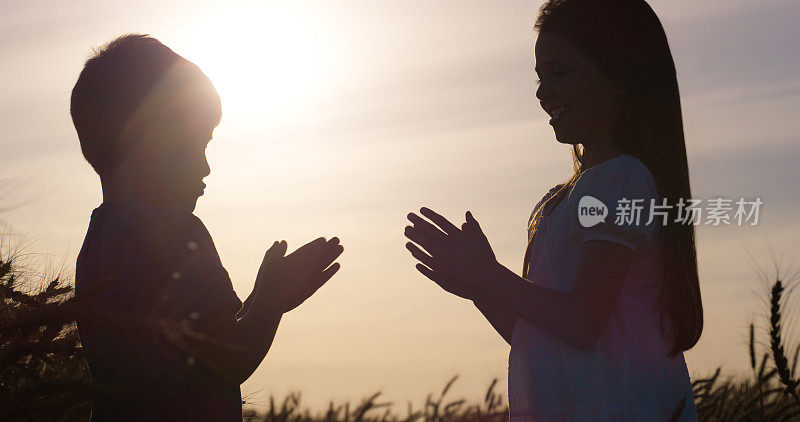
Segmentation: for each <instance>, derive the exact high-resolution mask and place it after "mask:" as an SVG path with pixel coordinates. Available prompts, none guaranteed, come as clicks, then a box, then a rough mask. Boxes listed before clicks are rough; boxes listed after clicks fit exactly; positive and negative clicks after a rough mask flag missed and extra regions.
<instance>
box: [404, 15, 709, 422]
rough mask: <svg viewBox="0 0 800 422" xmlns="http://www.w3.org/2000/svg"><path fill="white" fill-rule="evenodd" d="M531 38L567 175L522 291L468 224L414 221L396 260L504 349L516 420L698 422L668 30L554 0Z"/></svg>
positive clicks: (679, 134) (696, 319)
mask: <svg viewBox="0 0 800 422" xmlns="http://www.w3.org/2000/svg"><path fill="white" fill-rule="evenodd" d="M535 29H536V30H537V31H538V33H539V36H538V39H537V41H536V53H535V55H536V68H535V70H536V73H537V75H538V76H539V78H540V81H538V82H539V87H538V89H537V91H536V96H537V98H538V99H539V100H540V102H541V106H542V108H543V109H544V110H545V111H546V112H547V113H548V114H549V115H550V116H551V119H550V124H551V125H552V126H553V130H554V131H555V137H556V139H557V140H558V141H559V142H561V143H564V144H570V145H572V151H573V161H574V169H575V171H574V174H573V175H572V176H571V177H570V178H569V179H568V180H566V181H565V182H564V183H560V184H558V185H557V186H555V187H554V188H552V189H550V191H549V192H547V194H546V195H545V196H544V197H543V198H542V199H541V200H540V201H539V203H538V204H537V205H536V206H535V207H534V210H533V213H532V215H531V218H530V220H529V225H528V240H529V241H528V248H527V251H526V252H525V259H524V265H523V273H522V275H523V277H524V278H523V277H520V276H518V275H516V274H514V273H513V272H512V271H511V270H509V269H507V268H506V267H504V266H502V265H500V264H499V263H497V261H496V259H495V257H494V253H493V252H492V249H491V247H490V245H489V242H488V240H487V239H486V237H485V236H484V234H483V232H482V231H481V228H480V226H479V224H478V222H477V221H476V220H475V219H474V218H473V216H472V214H471V213H469V212H467V214H466V222H465V223H463V224H462V226H461V227H460V228H459V227H456V226H455V225H453V224H452V223H450V222H449V221H448V220H447V219H445V218H444V217H442V216H441V215H439V214H437V213H435V212H434V211H431V210H430V209H428V208H422V209H421V214H422V215H423V216H424V217H427V218H428V220H426V219H423V218H422V217H419V216H417V215H416V214H414V213H411V214H409V220H410V221H411V223H412V226H409V227H406V232H405V234H406V236H407V237H408V238H409V239H410V240H412V241H413V242H414V243H408V244H407V245H406V246H407V248H408V249H409V251H410V252H411V254H412V255H413V256H414V257H415V258H416V259H418V260H419V261H420V262H421V263H420V264H417V269H418V270H419V271H420V272H421V273H422V274H424V275H425V276H426V277H428V278H430V279H431V280H433V281H435V282H436V283H437V284H439V285H440V286H441V287H443V288H444V289H445V290H447V291H448V292H450V293H453V294H456V295H458V296H460V297H463V298H467V299H470V300H472V301H473V302H474V303H475V305H476V306H477V308H478V309H479V310H480V311H481V312H482V313H483V314H484V315H485V316H486V318H487V319H488V320H489V322H490V323H491V324H492V326H493V327H494V328H495V329H496V330H497V332H498V333H499V334H500V335H501V336H502V337H503V338H504V339H505V340H506V341H507V342H508V343H509V344H510V345H511V353H510V357H509V373H508V376H509V407H510V417H511V420H514V421H553V420H559V421H560V420H603V421H607V420H631V421H645V420H647V421H650V420H681V421H686V420H696V419H697V412H696V409H695V406H694V399H693V396H692V386H691V381H690V378H689V374H688V370H687V367H686V363H685V360H684V357H683V351H685V350H689V349H690V348H692V347H693V346H694V345H695V344H696V343H697V341H698V340H699V338H700V334H701V332H702V328H703V308H702V303H701V299H700V289H699V282H698V275H697V258H696V251H695V242H694V226H693V225H692V224H691V222H690V223H689V224H687V223H686V222H685V220H684V219H683V217H682V214H683V213H685V210H684V209H683V208H682V206H683V205H684V204H685V203H686V200H687V199H689V198H690V197H691V191H690V186H689V171H688V164H687V159H686V148H685V143H684V134H683V126H682V120H681V108H680V98H679V93H678V84H677V79H676V74H675V65H674V62H673V59H672V54H671V52H670V49H669V45H668V43H667V38H666V35H665V33H664V30H663V28H662V26H661V23H660V22H659V19H658V17H657V16H656V14H655V13H654V12H653V10H652V9H651V8H650V6H649V5H648V4H647V3H646V2H645V1H643V0H562V1H558V0H550V1H548V2H546V3H545V4H544V5H543V6H542V7H541V9H540V12H539V16H538V18H537V20H536V24H535ZM579 145H580V146H579ZM590 197H591V198H590ZM429 220H430V222H429ZM431 222H432V223H433V224H431ZM417 245H419V246H421V247H422V249H421V248H419V247H417ZM423 249H424V250H423Z"/></svg>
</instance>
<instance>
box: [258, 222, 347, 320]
mask: <svg viewBox="0 0 800 422" xmlns="http://www.w3.org/2000/svg"><path fill="white" fill-rule="evenodd" d="M287 247H288V245H287V243H286V241H281V242H279V243H278V244H277V245H273V247H271V248H270V249H269V250H268V251H267V253H266V254H265V255H264V260H263V261H262V263H261V268H260V269H259V271H258V277H257V279H256V285H257V288H258V289H259V290H260V291H261V292H263V294H264V295H266V300H269V301H270V306H271V307H274V308H275V310H276V311H277V312H280V313H286V312H289V311H291V310H292V309H294V308H296V307H298V306H300V304H301V303H303V302H304V301H305V300H306V299H308V298H309V297H310V296H311V295H312V294H314V292H316V291H317V289H319V288H320V287H322V285H323V284H325V282H327V281H328V280H330V278H331V277H333V275H334V274H336V272H337V271H339V268H340V265H339V263H338V262H336V263H334V262H333V261H334V260H336V258H338V257H339V255H341V254H342V252H343V251H344V248H343V247H342V245H340V244H339V239H338V238H336V237H334V238H332V239H330V240H327V241H326V240H325V238H323V237H320V238H318V239H315V240H313V241H311V242H309V243H306V244H305V245H303V246H301V247H300V248H298V249H297V250H296V251H294V252H292V253H290V254H289V255H286V256H284V254H285V253H286V250H287ZM331 264H332V265H331Z"/></svg>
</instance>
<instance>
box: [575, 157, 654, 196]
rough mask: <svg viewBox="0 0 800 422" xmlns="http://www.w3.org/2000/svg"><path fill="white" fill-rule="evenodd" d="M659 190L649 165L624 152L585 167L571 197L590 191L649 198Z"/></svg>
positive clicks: (601, 194)
mask: <svg viewBox="0 0 800 422" xmlns="http://www.w3.org/2000/svg"><path fill="white" fill-rule="evenodd" d="M657 192H658V189H657V188H656V183H655V178H654V177H653V174H652V172H650V169H649V168H648V167H647V165H645V164H644V162H642V160H640V159H639V158H638V157H636V156H634V155H632V154H629V153H623V154H620V155H618V156H616V157H614V158H611V159H608V160H606V161H604V162H602V163H600V164H597V165H595V166H593V167H590V168H588V169H586V170H584V171H583V173H581V175H580V176H579V177H578V180H577V181H576V182H575V186H574V187H573V188H572V190H571V191H570V199H574V198H575V197H576V196H577V197H579V196H583V195H586V194H594V195H599V196H627V198H629V199H630V198H632V199H637V198H639V197H643V199H647V198H650V197H656V196H657ZM632 195H638V196H632Z"/></svg>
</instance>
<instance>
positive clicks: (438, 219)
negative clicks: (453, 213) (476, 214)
mask: <svg viewBox="0 0 800 422" xmlns="http://www.w3.org/2000/svg"><path fill="white" fill-rule="evenodd" d="M419 212H421V213H422V215H424V216H425V217H428V218H429V219H430V220H431V221H433V223H434V224H436V225H437V226H439V227H440V228H441V229H442V230H444V232H445V233H447V234H450V235H457V234H459V233H461V230H459V229H458V227H456V226H455V225H454V224H453V223H451V222H450V221H449V220H448V219H446V218H444V217H442V216H441V215H439V214H437V213H436V212H434V211H433V210H431V209H429V208H425V207H422V208H420V209H419Z"/></svg>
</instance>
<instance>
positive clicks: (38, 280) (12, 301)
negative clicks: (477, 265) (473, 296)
mask: <svg viewBox="0 0 800 422" xmlns="http://www.w3.org/2000/svg"><path fill="white" fill-rule="evenodd" d="M18 258H19V257H18V256H13V255H12V256H8V257H6V256H0V299H2V301H3V306H2V307H1V308H0V420H4V421H5V420H8V421H14V420H47V421H59V420H69V421H72V420H88V417H89V412H90V409H91V403H92V401H94V400H107V399H110V397H112V396H113V395H114V394H116V390H114V389H112V388H110V387H109V386H101V385H96V384H95V383H92V382H91V380H90V377H89V372H88V368H87V366H86V361H85V357H86V355H85V351H84V350H83V349H82V347H81V345H80V342H79V341H78V337H77V330H76V327H75V323H74V317H75V315H76V314H77V313H78V312H80V311H81V310H80V308H78V307H76V306H75V303H74V294H73V293H74V292H73V287H72V286H71V285H70V284H69V283H66V282H64V281H63V280H62V279H60V278H59V277H51V278H47V277H44V276H42V275H41V274H39V275H36V273H35V272H33V271H26V270H24V269H20V268H19V267H18V266H16V265H15V262H16V260H18ZM769 284H770V286H771V289H770V291H769V294H768V298H767V299H768V304H769V312H768V314H769V315H768V333H767V334H768V339H769V341H768V344H767V345H761V343H760V342H758V341H757V340H756V330H755V324H754V323H751V324H750V326H749V342H748V348H747V349H748V350H747V352H748V353H749V358H750V359H749V363H750V367H751V371H752V375H751V376H750V377H748V378H745V379H740V378H733V377H722V376H721V369H722V368H717V370H716V371H715V372H714V374H713V375H711V376H710V377H707V378H703V379H695V380H694V381H693V382H692V388H693V391H694V398H695V406H696V407H697V412H698V416H699V419H700V420H701V421H791V420H800V397H799V395H800V391H798V384H800V381H799V380H798V368H797V363H798V356H799V355H800V344H798V345H796V346H794V347H793V348H788V347H787V345H786V336H785V334H786V329H785V328H784V325H783V323H784V322H785V315H787V311H788V310H787V299H788V296H789V293H790V292H791V290H792V289H793V288H794V287H795V286H796V285H797V283H793V284H792V285H791V286H787V284H786V283H785V281H784V280H782V279H781V278H780V277H777V278H776V279H775V280H774V281H771V282H770V283H769ZM790 284H791V283H790ZM35 285H38V286H41V287H39V288H33V287H31V286H35ZM795 311H796V310H795ZM789 315H791V316H792V317H793V316H794V314H792V313H791V312H789ZM790 322H791V321H790ZM760 345H761V346H762V347H761V348H760V349H763V350H759V346H760ZM787 350H789V351H790V353H788V354H787V352H786V351H787ZM457 379H458V377H457V376H454V377H453V378H452V379H451V380H450V381H449V382H448V383H447V384H446V385H445V386H444V388H443V389H442V390H441V391H440V392H438V393H437V394H429V395H428V396H427V398H426V400H425V402H424V403H423V404H422V405H421V407H419V408H414V407H413V406H412V404H411V403H408V404H407V410H406V411H405V412H398V411H395V410H392V409H394V408H393V407H392V402H388V401H383V400H382V399H383V398H382V396H381V393H380V392H377V393H375V394H372V395H370V396H368V397H365V398H364V399H362V400H361V401H360V402H357V403H348V402H345V403H339V404H336V403H333V402H331V403H330V404H329V406H328V408H327V409H324V410H323V409H320V410H316V411H312V410H311V409H309V408H307V407H304V406H303V405H302V404H301V394H300V393H299V392H295V393H291V394H288V395H287V396H286V397H283V398H280V399H279V398H275V397H270V398H269V405H268V407H267V409H266V411H265V412H262V413H259V412H256V411H255V410H254V408H253V407H252V406H251V405H250V404H249V403H245V410H244V412H243V416H244V417H243V419H244V420H246V421H276V422H290V421H296V422H305V421H309V422H311V421H314V422H316V421H347V422H350V421H352V422H360V421H365V422H367V421H409V422H413V421H426V422H428V421H431V422H445V421H505V420H507V419H508V406H507V404H506V403H505V401H504V398H505V394H502V393H497V392H496V391H495V390H496V389H497V383H498V380H497V379H494V380H492V381H491V383H490V384H489V386H488V388H487V389H486V393H485V395H484V399H483V400H482V401H480V402H472V403H469V402H467V401H465V400H464V399H458V398H453V399H450V398H448V392H449V390H450V388H451V387H452V385H453V384H454V383H455V382H456V381H457ZM112 393H113V394H112ZM676 410H678V409H676Z"/></svg>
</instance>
